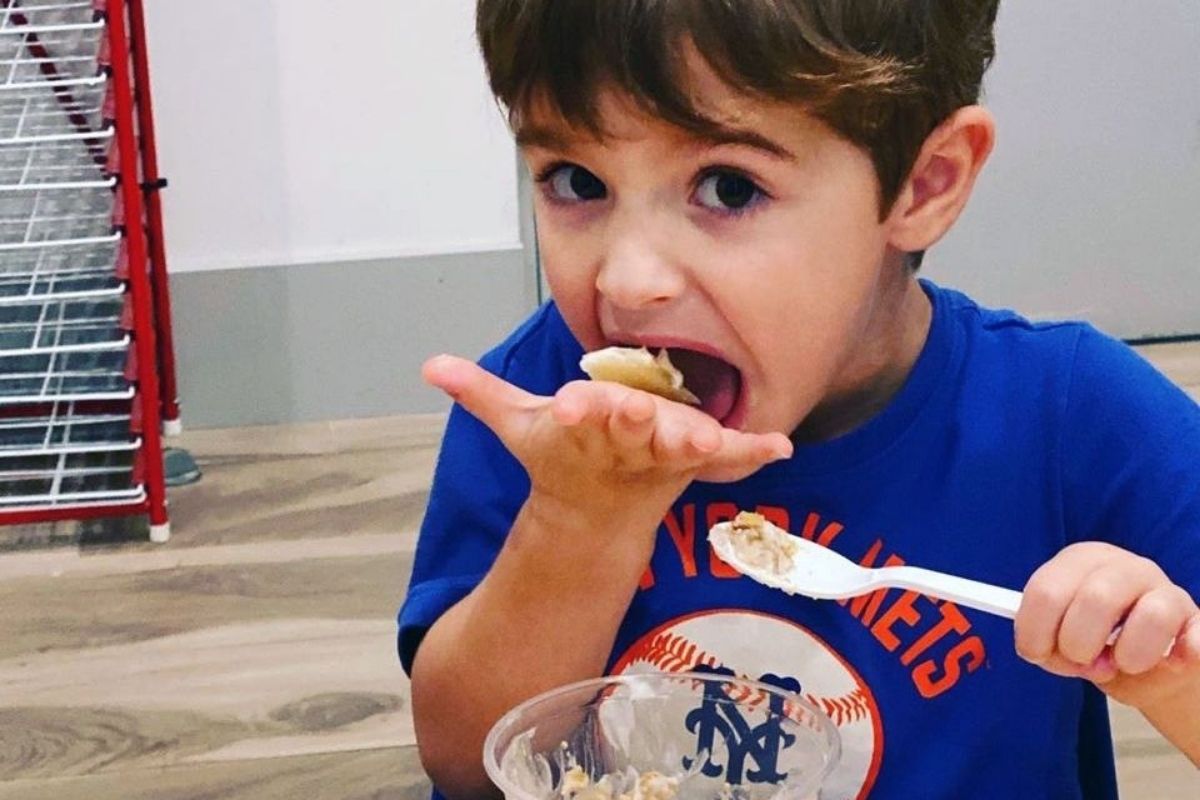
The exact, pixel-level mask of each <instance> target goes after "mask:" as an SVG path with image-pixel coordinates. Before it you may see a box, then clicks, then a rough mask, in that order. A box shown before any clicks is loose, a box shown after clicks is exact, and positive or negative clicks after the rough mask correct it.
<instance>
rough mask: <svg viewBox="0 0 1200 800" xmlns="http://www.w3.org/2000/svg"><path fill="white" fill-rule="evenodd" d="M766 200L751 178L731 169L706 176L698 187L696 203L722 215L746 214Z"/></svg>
mask: <svg viewBox="0 0 1200 800" xmlns="http://www.w3.org/2000/svg"><path fill="white" fill-rule="evenodd" d="M764 198H766V193H765V192H763V190H762V189H760V188H759V187H758V184H757V183H755V182H754V181H753V180H751V179H750V178H748V177H746V176H745V175H743V174H742V173H740V172H736V171H734V170H729V169H717V170H713V171H711V172H709V173H708V174H706V175H705V176H704V177H703V178H702V179H701V181H700V184H699V185H698V186H697V187H696V202H697V203H699V204H700V205H702V206H704V207H705V208H707V209H709V210H711V211H716V212H717V213H720V214H732V215H737V214H741V213H744V212H746V211H748V210H749V209H751V208H752V207H754V206H755V205H757V204H758V203H760V202H761V201H762V200H763V199H764Z"/></svg>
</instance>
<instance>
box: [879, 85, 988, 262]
mask: <svg viewBox="0 0 1200 800" xmlns="http://www.w3.org/2000/svg"><path fill="white" fill-rule="evenodd" d="M995 143H996V122H995V120H994V119H993V118H992V115H991V112H989V111H988V110H987V109H986V108H983V107H982V106H967V107H965V108H960V109H958V110H957V111H955V112H954V113H953V114H951V115H950V116H949V117H947V118H946V120H945V121H944V122H943V123H942V124H941V125H939V126H938V127H937V128H936V129H935V130H934V131H933V133H931V134H929V137H928V138H926V140H925V144H924V145H922V147H921V151H920V153H918V154H917V160H916V163H915V164H913V168H912V171H911V172H910V173H909V176H908V179H907V180H906V181H905V183H904V186H902V187H901V189H900V194H899V195H898V196H897V198H896V202H895V204H894V205H893V206H892V210H891V212H890V213H889V214H888V219H887V225H888V227H889V229H890V236H889V239H888V241H889V243H890V244H891V245H892V246H893V247H895V248H896V249H898V250H902V251H905V252H909V253H915V252H918V251H921V250H925V249H927V248H929V247H931V246H932V245H933V244H934V243H935V242H937V241H938V240H939V239H941V238H942V236H944V235H945V234H946V231H948V230H950V226H952V225H953V224H954V222H955V220H957V219H958V215H959V214H961V213H962V210H963V208H964V207H965V206H966V204H967V199H968V198H969V197H970V196H971V190H972V189H973V188H974V186H975V178H976V177H978V175H979V171H980V170H982V169H983V165H984V163H986V162H987V159H988V156H989V155H991V152H992V147H993V146H994V145H995Z"/></svg>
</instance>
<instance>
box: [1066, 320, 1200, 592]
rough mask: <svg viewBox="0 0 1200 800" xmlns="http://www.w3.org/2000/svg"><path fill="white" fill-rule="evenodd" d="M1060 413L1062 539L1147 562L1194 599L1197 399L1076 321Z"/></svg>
mask: <svg viewBox="0 0 1200 800" xmlns="http://www.w3.org/2000/svg"><path fill="white" fill-rule="evenodd" d="M1065 414H1066V417H1065V419H1064V423H1063V429H1062V430H1063V436H1062V441H1061V450H1060V457H1061V459H1062V477H1063V513H1064V523H1065V525H1066V529H1067V535H1068V538H1069V539H1070V540H1071V541H1085V540H1089V541H1106V542H1110V543H1112V544H1115V545H1117V546H1118V547H1122V548H1124V549H1126V550H1130V551H1132V552H1135V553H1138V554H1140V555H1143V556H1145V557H1147V558H1150V559H1153V560H1154V561H1155V562H1156V563H1158V564H1159V566H1161V567H1162V568H1163V570H1164V571H1165V572H1166V573H1167V574H1168V575H1169V576H1170V577H1171V579H1172V580H1173V581H1174V582H1175V583H1177V584H1179V585H1180V586H1182V587H1184V588H1185V589H1187V590H1188V591H1189V592H1190V593H1191V594H1192V596H1193V597H1195V598H1197V599H1198V600H1200V406H1197V404H1196V402H1195V401H1194V400H1192V399H1191V398H1190V397H1189V396H1188V395H1187V394H1186V393H1184V391H1183V390H1182V389H1180V388H1179V387H1177V386H1175V385H1174V384H1173V383H1171V382H1170V381H1169V380H1168V379H1167V378H1166V377H1164V376H1163V375H1162V374H1160V373H1159V372H1158V371H1157V370H1156V369H1155V368H1154V367H1153V366H1152V365H1151V364H1150V363H1149V362H1147V361H1146V360H1145V359H1143V358H1142V357H1141V356H1140V355H1138V354H1137V353H1136V352H1134V351H1133V350H1132V349H1131V348H1129V347H1128V346H1126V345H1125V344H1122V343H1121V342H1118V341H1116V340H1114V339H1111V338H1109V337H1107V336H1105V335H1103V334H1101V333H1100V332H1098V331H1096V330H1095V329H1093V328H1090V327H1084V328H1083V329H1082V330H1081V334H1080V337H1079V339H1078V342H1077V348H1076V353H1075V360H1074V365H1073V368H1072V375H1071V380H1070V389H1069V392H1068V396H1067V402H1066V404H1065Z"/></svg>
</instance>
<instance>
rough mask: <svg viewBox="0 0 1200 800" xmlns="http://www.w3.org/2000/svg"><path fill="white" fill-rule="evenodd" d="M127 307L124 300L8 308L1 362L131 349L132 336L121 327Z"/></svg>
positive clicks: (1, 325)
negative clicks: (122, 348) (15, 358)
mask: <svg viewBox="0 0 1200 800" xmlns="http://www.w3.org/2000/svg"><path fill="white" fill-rule="evenodd" d="M124 307H125V304H124V302H123V301H122V300H121V299H116V300H109V301H99V302H97V301H86V300H84V301H63V300H45V301H42V302H39V303H29V304H25V305H16V306H7V307H5V310H4V314H3V316H0V358H5V357H15V356H34V355H43V354H49V353H88V352H95V351H102V350H111V349H112V348H113V346H114V345H127V344H128V343H129V340H130V337H129V333H128V332H127V331H125V330H124V329H122V327H121V312H122V310H123V309H124ZM0 369H3V366H2V365H0Z"/></svg>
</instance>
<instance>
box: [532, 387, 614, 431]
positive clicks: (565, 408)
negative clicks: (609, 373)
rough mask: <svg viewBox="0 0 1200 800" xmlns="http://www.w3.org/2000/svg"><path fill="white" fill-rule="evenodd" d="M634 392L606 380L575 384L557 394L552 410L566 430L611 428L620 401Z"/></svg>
mask: <svg viewBox="0 0 1200 800" xmlns="http://www.w3.org/2000/svg"><path fill="white" fill-rule="evenodd" d="M633 392H634V390H632V389H627V388H625V387H623V386H620V385H619V384H615V383H606V382H603V381H572V382H570V383H568V384H566V385H565V386H563V387H562V388H561V389H559V390H558V392H557V393H555V395H554V400H553V402H552V403H551V406H550V410H551V413H552V415H553V416H554V420H555V421H556V422H557V423H558V424H559V425H563V426H564V427H568V428H574V427H588V426H591V427H596V428H597V429H598V430H605V429H607V428H608V424H609V420H610V419H611V418H612V416H613V414H615V413H616V411H617V408H618V407H619V406H620V405H621V402H622V401H623V400H625V398H627V397H628V396H629V395H630V394H632V393H633Z"/></svg>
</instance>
